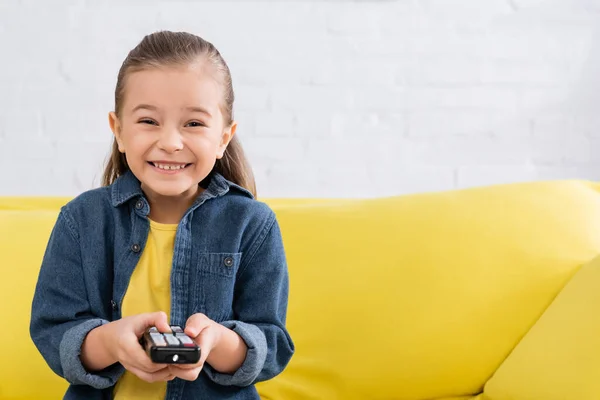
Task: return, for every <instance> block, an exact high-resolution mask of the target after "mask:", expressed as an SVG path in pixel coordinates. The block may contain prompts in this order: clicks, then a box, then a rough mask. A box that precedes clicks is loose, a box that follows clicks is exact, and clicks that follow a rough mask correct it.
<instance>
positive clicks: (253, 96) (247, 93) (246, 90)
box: [234, 86, 271, 111]
mask: <svg viewBox="0 0 600 400" xmlns="http://www.w3.org/2000/svg"><path fill="white" fill-rule="evenodd" d="M234 91H235V96H236V100H235V107H236V110H240V111H264V110H268V109H270V104H271V103H270V101H271V99H270V94H269V90H268V89H267V88H265V87H254V86H234Z"/></svg>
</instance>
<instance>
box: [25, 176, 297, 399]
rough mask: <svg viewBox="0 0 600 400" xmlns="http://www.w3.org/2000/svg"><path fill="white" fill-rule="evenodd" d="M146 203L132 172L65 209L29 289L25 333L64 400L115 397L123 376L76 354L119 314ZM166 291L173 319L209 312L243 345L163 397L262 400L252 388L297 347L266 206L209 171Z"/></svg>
mask: <svg viewBox="0 0 600 400" xmlns="http://www.w3.org/2000/svg"><path fill="white" fill-rule="evenodd" d="M149 211H150V206H149V204H148V202H147V200H146V198H145V197H144V194H143V192H142V190H141V187H140V182H139V181H138V180H137V178H136V177H135V176H134V175H133V174H132V173H131V172H129V173H127V174H125V175H123V176H121V177H119V178H118V179H117V180H116V182H115V183H114V184H112V185H111V186H108V187H103V188H98V189H94V190H90V191H87V192H85V193H83V194H81V195H79V196H78V197H76V198H75V199H73V200H72V201H71V202H69V203H68V204H67V205H65V206H64V207H62V208H61V211H60V213H59V215H58V219H57V221H56V224H55V226H54V228H53V230H52V233H51V235H50V238H49V242H48V246H47V248H46V252H45V254H44V257H43V261H42V266H41V270H40V274H39V278H38V283H37V286H36V289H35V295H34V298H33V304H32V313H31V325H30V333H31V337H32V339H33V341H34V343H35V345H36V346H37V348H38V350H39V351H40V353H41V354H42V356H43V357H44V359H45V360H46V362H47V363H48V364H49V366H50V368H52V370H53V371H54V372H55V373H57V374H58V375H60V376H62V377H64V378H65V379H66V380H67V381H68V382H69V383H70V384H71V385H70V386H69V388H68V390H67V393H66V394H65V397H64V398H65V399H86V400H93V399H110V398H111V397H112V391H113V386H114V384H115V383H116V381H117V380H118V379H119V377H120V376H121V374H122V373H123V372H124V369H123V367H122V366H121V365H120V364H119V363H117V364H114V365H112V366H110V367H108V368H106V369H105V370H103V371H100V372H95V373H90V372H88V371H86V369H85V368H84V367H83V365H82V363H81V360H80V358H79V355H80V352H81V345H82V342H83V340H84V338H85V336H86V335H87V334H88V332H89V331H90V330H92V329H94V328H96V327H98V326H100V325H102V324H106V323H108V322H109V321H113V320H116V319H119V318H121V308H120V305H121V301H122V299H123V296H124V295H125V291H126V290H127V285H128V283H129V278H130V277H131V274H132V272H133V270H134V268H135V267H136V265H137V262H138V260H139V258H140V255H141V254H142V251H143V249H144V244H145V243H146V238H147V236H148V231H149V220H148V217H147V216H148V213H149ZM225 260H227V261H225ZM231 260H233V263H232V262H231ZM171 292H172V293H171V321H170V322H171V324H174V325H181V326H185V322H186V320H187V319H188V318H189V316H190V315H192V314H194V313H204V314H206V315H207V316H208V317H209V318H211V319H213V320H215V321H217V322H219V323H221V324H222V325H224V326H226V327H228V328H230V329H232V330H234V331H235V332H236V333H238V334H239V335H240V336H241V337H242V339H243V340H244V341H245V342H246V344H247V346H248V352H247V356H246V359H245V361H244V363H243V365H242V366H241V367H240V368H239V369H238V370H237V371H236V372H235V373H233V374H222V373H219V372H217V371H215V370H214V369H212V368H211V367H210V366H209V365H208V364H205V366H204V368H203V370H202V372H201V373H200V375H199V377H198V379H197V380H196V381H194V382H189V381H185V380H181V379H175V380H173V381H171V382H169V383H168V385H167V396H166V398H167V399H168V400H171V399H173V400H175V399H181V400H188V399H258V398H259V396H258V394H257V391H256V389H255V387H254V385H253V384H254V383H256V382H259V381H263V380H267V379H270V378H272V377H274V376H276V375H277V374H279V373H280V372H281V371H282V370H283V369H284V368H285V366H286V365H287V363H288V362H289V360H290V358H291V357H292V354H293V352H294V344H293V342H292V340H291V338H290V336H289V334H288V332H287V330H286V327H285V320H286V309H287V301H288V272H287V265H286V258H285V253H284V248H283V242H282V238H281V233H280V230H279V225H278V223H277V220H276V218H275V214H274V213H273V211H272V210H271V209H270V208H269V207H268V206H267V205H265V204H264V203H261V202H259V201H256V200H255V199H254V198H253V196H252V194H251V193H249V192H248V191H246V190H245V189H243V188H241V187H239V186H237V185H235V184H233V183H231V182H229V181H227V180H226V179H225V178H223V176H221V175H219V174H217V173H213V174H211V178H210V182H209V184H208V185H207V188H206V190H205V191H204V192H203V193H202V194H201V195H200V196H199V197H198V198H197V200H196V201H195V203H194V204H193V205H192V206H191V207H190V208H189V209H188V210H187V212H186V213H185V215H184V216H183V218H182V219H181V222H180V223H179V226H178V228H177V234H176V239H175V248H174V255H173V266H172V272H171Z"/></svg>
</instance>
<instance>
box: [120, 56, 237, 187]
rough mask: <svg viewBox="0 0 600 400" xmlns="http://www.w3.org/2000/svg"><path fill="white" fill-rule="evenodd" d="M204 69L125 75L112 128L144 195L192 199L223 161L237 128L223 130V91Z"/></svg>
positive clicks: (183, 68) (172, 69) (172, 68)
mask: <svg viewBox="0 0 600 400" xmlns="http://www.w3.org/2000/svg"><path fill="white" fill-rule="evenodd" d="M209 72H210V71H207V68H202V64H200V63H197V64H193V65H190V66H187V67H183V66H182V67H163V68H151V69H147V70H142V71H138V72H132V73H130V74H128V75H127V78H126V79H127V80H126V83H125V95H124V101H123V106H122V110H121V114H120V117H119V118H117V116H116V114H115V113H114V112H111V113H110V115H109V121H110V126H111V129H112V131H113V133H114V135H115V138H116V140H117V143H118V145H119V151H121V152H122V153H125V156H126V158H127V164H128V165H129V168H130V169H131V171H132V172H133V174H134V175H135V176H136V177H137V178H138V179H139V180H140V181H141V183H142V189H143V190H144V192H146V194H147V195H148V196H175V197H177V196H180V197H183V198H189V197H195V195H196V194H197V192H198V190H199V186H198V183H199V182H200V181H202V180H203V179H204V178H206V176H208V174H209V173H210V171H211V170H212V168H213V166H214V165H215V162H216V159H218V158H221V157H223V153H224V151H225V148H226V147H227V144H229V141H230V140H231V138H232V137H233V135H234V134H235V129H236V124H235V123H234V124H232V125H231V126H225V125H224V120H223V115H222V113H221V108H220V104H221V101H222V99H223V93H222V89H221V87H220V84H219V82H218V80H217V79H215V77H214V75H213V74H210V73H209Z"/></svg>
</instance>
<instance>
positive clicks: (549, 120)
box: [531, 114, 575, 139]
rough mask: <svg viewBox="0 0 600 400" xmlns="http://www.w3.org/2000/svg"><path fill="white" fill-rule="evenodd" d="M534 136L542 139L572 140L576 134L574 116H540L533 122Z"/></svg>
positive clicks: (533, 119)
mask: <svg viewBox="0 0 600 400" xmlns="http://www.w3.org/2000/svg"><path fill="white" fill-rule="evenodd" d="M531 127H532V133H533V136H536V137H540V138H549V137H550V138H558V139H561V138H564V139H570V138H571V137H572V136H573V135H574V134H575V132H574V120H573V117H572V116H569V115H561V114H553V115H539V116H536V117H534V118H532V120H531Z"/></svg>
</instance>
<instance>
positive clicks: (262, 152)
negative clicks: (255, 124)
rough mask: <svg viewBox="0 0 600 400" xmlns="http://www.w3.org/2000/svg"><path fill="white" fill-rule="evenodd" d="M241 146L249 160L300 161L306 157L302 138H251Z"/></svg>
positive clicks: (246, 139)
mask: <svg viewBox="0 0 600 400" xmlns="http://www.w3.org/2000/svg"><path fill="white" fill-rule="evenodd" d="M243 146H244V149H245V150H246V152H247V153H248V156H249V158H250V159H260V160H265V161H289V162H293V161H300V160H304V159H305V157H306V141H305V140H304V139H302V138H285V137H252V138H245V139H244V141H243Z"/></svg>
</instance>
